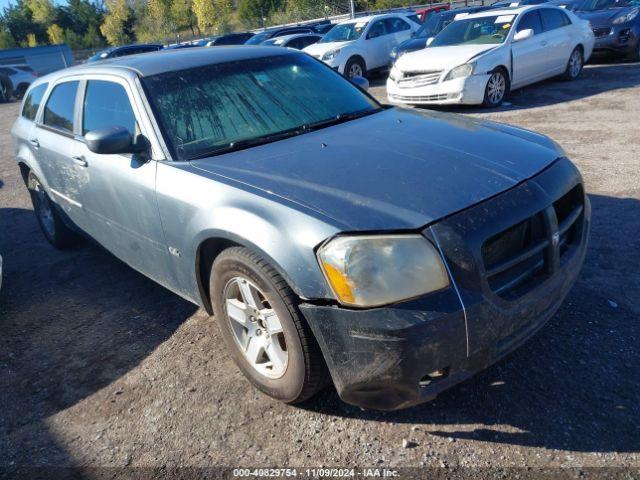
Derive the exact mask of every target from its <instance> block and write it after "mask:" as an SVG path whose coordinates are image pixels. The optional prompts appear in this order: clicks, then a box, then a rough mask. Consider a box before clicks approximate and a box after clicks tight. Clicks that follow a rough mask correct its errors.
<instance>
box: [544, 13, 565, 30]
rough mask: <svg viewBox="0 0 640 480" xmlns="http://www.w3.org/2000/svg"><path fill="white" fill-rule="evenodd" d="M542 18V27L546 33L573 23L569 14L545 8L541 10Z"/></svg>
mask: <svg viewBox="0 0 640 480" xmlns="http://www.w3.org/2000/svg"><path fill="white" fill-rule="evenodd" d="M540 16H542V25H543V26H544V30H545V31H548V30H555V29H556V28H561V27H564V26H566V25H569V24H570V23H571V20H569V17H567V14H566V13H564V12H563V11H560V10H555V9H551V8H543V9H541V10H540Z"/></svg>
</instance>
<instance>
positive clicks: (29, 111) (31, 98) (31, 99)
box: [22, 83, 48, 121]
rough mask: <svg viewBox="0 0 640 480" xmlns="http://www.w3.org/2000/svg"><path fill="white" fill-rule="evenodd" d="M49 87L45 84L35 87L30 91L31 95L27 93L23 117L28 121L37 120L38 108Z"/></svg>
mask: <svg viewBox="0 0 640 480" xmlns="http://www.w3.org/2000/svg"><path fill="white" fill-rule="evenodd" d="M47 86H48V84H47V83H43V84H42V85H38V86H37V87H33V88H32V89H31V90H29V93H27V96H26V98H25V99H24V105H23V106H22V116H23V117H24V118H26V119H27V120H31V121H33V120H35V119H36V114H37V113H38V108H40V103H41V102H42V97H43V96H44V92H46V91H47Z"/></svg>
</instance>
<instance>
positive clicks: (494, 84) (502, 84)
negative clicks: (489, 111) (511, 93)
mask: <svg viewBox="0 0 640 480" xmlns="http://www.w3.org/2000/svg"><path fill="white" fill-rule="evenodd" d="M506 89H507V82H506V80H505V79H504V75H503V74H502V73H501V72H494V73H493V74H492V75H491V77H489V82H488V83H487V97H488V98H489V101H490V102H491V103H492V104H493V105H497V104H498V103H500V102H501V101H502V99H503V98H504V95H505V92H506Z"/></svg>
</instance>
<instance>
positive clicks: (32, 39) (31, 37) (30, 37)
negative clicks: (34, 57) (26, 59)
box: [26, 33, 38, 47]
mask: <svg viewBox="0 0 640 480" xmlns="http://www.w3.org/2000/svg"><path fill="white" fill-rule="evenodd" d="M26 46H27V47H37V46H38V40H37V39H36V34H35V33H27V45H26Z"/></svg>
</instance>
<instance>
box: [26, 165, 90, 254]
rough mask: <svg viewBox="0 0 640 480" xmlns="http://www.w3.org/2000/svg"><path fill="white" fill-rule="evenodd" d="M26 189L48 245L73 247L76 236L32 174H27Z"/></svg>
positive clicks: (76, 239) (61, 247) (59, 247)
mask: <svg viewBox="0 0 640 480" xmlns="http://www.w3.org/2000/svg"><path fill="white" fill-rule="evenodd" d="M28 188H29V194H30V195H31V203H32V204H33V210H34V212H35V214H36V218H37V219H38V224H39V225H40V229H41V230H42V233H44V236H45V238H46V239H47V240H48V241H49V243H50V244H51V245H53V246H54V247H56V248H58V249H64V248H68V247H70V246H72V245H75V244H76V243H77V241H78V236H77V235H76V234H75V233H74V232H73V231H72V230H71V229H69V227H67V226H66V225H65V223H64V221H63V220H62V217H60V214H59V213H58V211H57V210H56V208H55V205H54V204H53V202H52V201H51V199H50V198H49V195H47V192H46V191H45V190H44V187H43V186H42V183H40V180H39V179H38V177H36V176H35V175H34V174H33V173H29V177H28Z"/></svg>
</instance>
